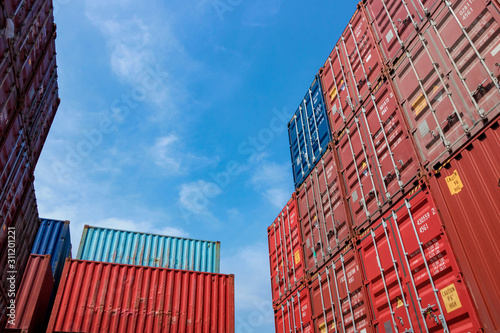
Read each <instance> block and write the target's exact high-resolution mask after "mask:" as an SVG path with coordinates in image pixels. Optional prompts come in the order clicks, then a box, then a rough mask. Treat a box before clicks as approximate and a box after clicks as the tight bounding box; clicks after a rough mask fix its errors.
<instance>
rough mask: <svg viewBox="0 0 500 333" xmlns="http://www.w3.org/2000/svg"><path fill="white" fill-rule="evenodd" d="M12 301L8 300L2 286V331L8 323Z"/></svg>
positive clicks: (0, 328)
mask: <svg viewBox="0 0 500 333" xmlns="http://www.w3.org/2000/svg"><path fill="white" fill-rule="evenodd" d="M10 306H11V305H10V302H8V300H7V296H6V295H4V293H3V290H2V288H0V332H3V330H4V328H5V325H7V320H8V317H7V315H8V313H9V311H10V309H8V307H10Z"/></svg>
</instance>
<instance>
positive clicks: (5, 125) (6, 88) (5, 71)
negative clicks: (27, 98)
mask: <svg viewBox="0 0 500 333" xmlns="http://www.w3.org/2000/svg"><path fill="white" fill-rule="evenodd" d="M2 39H3V38H2ZM1 57H2V59H1V61H0V73H1V74H0V80H1V81H0V146H1V145H3V142H4V141H5V136H6V135H7V133H8V131H9V127H10V125H11V123H12V121H13V119H14V118H15V115H16V102H17V89H16V82H15V76H14V71H13V68H12V64H11V61H10V55H9V52H4V53H2V55H1Z"/></svg>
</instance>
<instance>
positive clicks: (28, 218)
mask: <svg viewBox="0 0 500 333" xmlns="http://www.w3.org/2000/svg"><path fill="white" fill-rule="evenodd" d="M39 226H40V219H39V217H38V208H37V205H36V198H35V189H34V187H33V183H32V181H30V184H29V185H28V186H27V188H26V190H25V192H24V194H23V196H22V200H21V206H20V207H19V208H18V210H17V212H16V214H15V215H14V218H13V220H12V223H11V224H10V226H9V227H7V226H5V229H4V227H2V230H1V232H2V237H3V238H4V239H5V242H4V244H3V245H2V248H0V281H1V283H0V288H2V289H3V290H4V293H5V294H8V292H7V291H8V286H9V285H10V284H9V282H8V281H7V277H8V276H10V273H9V272H10V271H13V270H14V271H15V272H16V274H15V275H16V281H15V285H16V288H19V284H20V283H21V279H22V277H23V273H24V269H25V268H26V264H27V262H28V258H29V256H30V253H31V249H32V247H33V243H34V242H35V238H36V234H37V232H38V228H39ZM9 228H10V229H9ZM13 231H14V232H15V234H13V233H12V232H13ZM7 236H10V237H11V239H12V237H13V236H14V237H15V242H14V244H15V255H14V256H15V265H14V269H12V268H11V267H10V264H12V263H11V262H9V261H8V260H9V259H12V258H11V257H9V255H10V256H12V255H13V253H12V250H11V251H10V252H9V251H8V243H7V242H8V240H9V239H8V237H7ZM17 290H19V289H17Z"/></svg>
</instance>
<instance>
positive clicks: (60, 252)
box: [31, 219, 71, 285]
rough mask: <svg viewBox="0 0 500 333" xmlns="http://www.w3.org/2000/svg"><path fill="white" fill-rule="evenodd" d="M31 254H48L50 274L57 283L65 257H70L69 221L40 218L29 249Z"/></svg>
mask: <svg viewBox="0 0 500 333" xmlns="http://www.w3.org/2000/svg"><path fill="white" fill-rule="evenodd" d="M31 253H32V254H42V255H43V254H50V256H51V260H50V264H51V267H52V274H53V276H54V281H55V283H56V285H57V283H58V282H59V280H60V278H61V273H62V270H63V268H64V263H65V262H66V258H68V257H71V237H70V233H69V221H58V220H50V219H40V228H39V229H38V233H37V235H36V238H35V243H34V244H33V248H32V250H31Z"/></svg>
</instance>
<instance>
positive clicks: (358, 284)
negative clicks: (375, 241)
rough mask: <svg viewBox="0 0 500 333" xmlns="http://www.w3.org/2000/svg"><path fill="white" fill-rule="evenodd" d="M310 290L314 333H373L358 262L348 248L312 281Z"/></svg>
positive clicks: (351, 249)
mask: <svg viewBox="0 0 500 333" xmlns="http://www.w3.org/2000/svg"><path fill="white" fill-rule="evenodd" d="M346 276H347V278H346ZM310 290H311V297H312V308H313V319H314V327H315V332H318V333H320V332H321V333H328V332H332V333H333V332H346V333H353V332H364V333H370V332H374V330H373V327H372V324H371V321H372V317H371V311H370V304H369V301H368V296H367V295H368V294H367V291H366V288H365V286H364V281H363V276H362V272H361V265H360V261H359V258H358V254H357V251H356V250H355V249H354V248H353V247H352V245H351V244H349V245H347V246H346V247H345V248H344V249H343V250H342V252H340V253H338V254H337V255H336V256H335V258H333V259H332V260H331V261H330V262H329V263H327V264H326V265H325V266H324V267H322V268H321V269H320V270H319V272H318V273H317V274H316V275H315V276H313V277H312V278H311V284H310ZM353 317H354V321H353Z"/></svg>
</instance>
